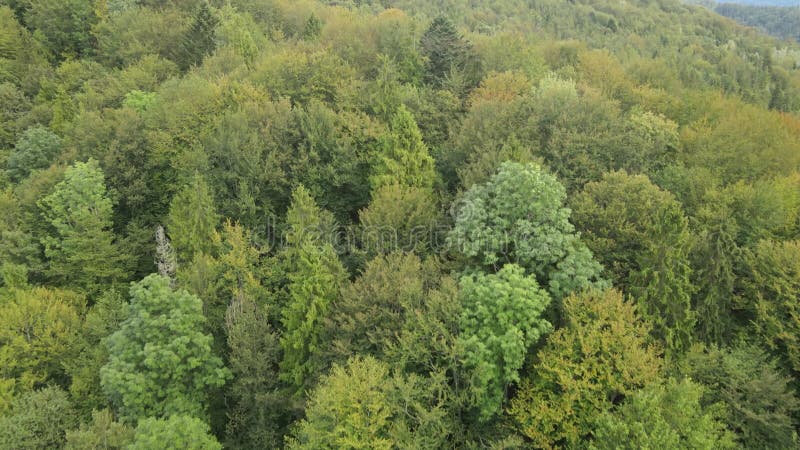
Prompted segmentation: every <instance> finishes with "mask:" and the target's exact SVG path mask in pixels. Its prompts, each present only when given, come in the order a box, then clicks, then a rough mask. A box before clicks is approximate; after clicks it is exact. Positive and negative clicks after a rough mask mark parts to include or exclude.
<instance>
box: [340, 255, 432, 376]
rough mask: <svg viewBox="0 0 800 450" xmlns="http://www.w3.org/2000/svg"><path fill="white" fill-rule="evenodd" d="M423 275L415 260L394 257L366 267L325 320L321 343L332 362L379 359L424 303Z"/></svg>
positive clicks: (381, 258)
mask: <svg viewBox="0 0 800 450" xmlns="http://www.w3.org/2000/svg"><path fill="white" fill-rule="evenodd" d="M425 277H426V273H425V271H424V269H423V265H422V262H421V261H420V259H419V257H417V256H415V255H414V254H407V253H403V252H393V253H390V254H388V255H386V256H378V257H376V258H375V259H373V260H371V261H369V262H368V263H367V265H366V267H365V268H364V271H363V273H362V274H361V276H359V277H358V278H357V279H356V280H355V281H353V282H352V283H347V284H344V285H343V286H342V288H341V295H340V296H339V297H338V298H337V299H336V301H335V302H334V303H333V304H332V305H331V307H330V313H329V314H328V316H327V317H326V320H325V340H326V341H329V347H330V349H329V351H330V352H331V353H332V356H333V358H334V359H335V360H338V362H340V363H344V362H345V361H346V360H347V358H348V357H349V356H350V355H353V354H362V355H373V356H376V357H378V358H379V359H383V356H384V353H385V351H386V350H387V349H388V348H389V346H391V345H393V344H394V341H395V339H396V336H397V334H399V333H400V330H401V329H402V328H403V324H404V322H405V320H406V315H407V314H408V313H410V312H411V311H413V310H414V309H415V308H418V307H419V306H420V305H422V304H423V303H424V302H425V298H426V289H425V282H424V279H425Z"/></svg>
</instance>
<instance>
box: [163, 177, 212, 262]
mask: <svg viewBox="0 0 800 450" xmlns="http://www.w3.org/2000/svg"><path fill="white" fill-rule="evenodd" d="M217 222H218V216H217V212H216V210H215V209H214V197H213V196H212V195H211V191H210V189H209V187H208V184H207V183H206V181H205V178H203V176H202V175H200V174H199V173H198V174H195V175H194V177H193V178H192V180H191V182H190V183H189V184H187V185H186V186H184V188H183V189H181V190H180V191H179V192H178V193H177V194H176V195H175V198H173V199H172V203H171V204H170V208H169V216H168V218H167V233H168V234H169V237H170V240H171V241H172V246H173V247H174V248H175V251H176V252H177V256H178V261H179V262H190V261H192V260H193V259H194V256H195V255H197V254H198V253H205V254H209V253H210V252H211V249H212V247H213V235H214V230H215V229H216V227H217Z"/></svg>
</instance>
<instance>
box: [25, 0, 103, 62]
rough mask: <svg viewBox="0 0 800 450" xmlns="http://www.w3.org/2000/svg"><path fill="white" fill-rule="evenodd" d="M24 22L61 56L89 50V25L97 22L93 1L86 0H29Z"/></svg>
mask: <svg viewBox="0 0 800 450" xmlns="http://www.w3.org/2000/svg"><path fill="white" fill-rule="evenodd" d="M28 6H29V8H28V9H27V11H26V13H25V23H26V24H27V25H28V26H29V27H31V28H32V29H34V30H36V31H37V32H38V33H36V34H35V35H36V36H38V37H39V39H40V40H42V41H43V44H45V46H47V48H48V49H49V50H50V52H52V55H53V56H54V57H55V58H57V59H59V60H61V59H67V58H77V57H80V56H83V55H86V54H89V53H90V52H91V49H92V44H93V39H92V33H91V30H92V25H94V24H96V23H97V22H98V17H97V15H96V14H95V9H94V4H93V2H87V1H85V0H66V1H61V0H31V1H29V2H28Z"/></svg>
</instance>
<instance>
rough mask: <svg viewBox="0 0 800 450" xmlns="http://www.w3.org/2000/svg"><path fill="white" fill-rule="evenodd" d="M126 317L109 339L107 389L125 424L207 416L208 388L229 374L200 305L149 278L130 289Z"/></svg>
mask: <svg viewBox="0 0 800 450" xmlns="http://www.w3.org/2000/svg"><path fill="white" fill-rule="evenodd" d="M130 295H131V305H130V313H129V315H128V317H127V318H126V319H125V320H124V321H123V322H122V324H121V325H120V327H119V329H118V330H117V331H116V332H115V333H114V334H112V335H111V336H110V337H109V338H108V339H107V341H106V343H107V346H108V351H109V355H110V356H109V361H108V364H106V365H105V366H104V367H103V368H102V370H101V371H100V376H101V382H102V386H103V390H104V391H105V392H106V394H107V395H108V396H109V398H110V399H111V401H112V403H113V404H114V406H115V407H116V408H117V409H118V411H119V413H120V416H121V417H122V418H123V419H124V420H125V421H126V422H130V423H133V422H136V421H137V420H139V419H143V418H145V417H154V416H155V417H160V416H169V415H172V414H198V415H203V414H204V413H205V407H206V404H207V403H206V398H207V395H208V390H209V389H213V388H217V387H220V386H222V385H223V384H224V383H225V380H226V379H228V378H229V377H230V372H229V371H228V370H227V369H225V368H224V367H223V366H222V361H221V360H220V359H219V358H218V357H217V356H215V355H213V354H212V352H211V341H212V338H211V336H208V335H206V334H204V333H203V332H202V327H203V324H204V322H205V318H204V317H203V313H202V302H201V301H200V300H199V299H198V298H197V297H194V296H192V295H190V294H188V293H187V292H186V291H177V292H176V291H173V290H172V289H171V288H170V283H169V279H167V278H164V277H161V276H159V275H150V276H148V277H147V278H145V279H144V280H142V281H141V282H139V283H134V284H133V285H132V286H131V292H130Z"/></svg>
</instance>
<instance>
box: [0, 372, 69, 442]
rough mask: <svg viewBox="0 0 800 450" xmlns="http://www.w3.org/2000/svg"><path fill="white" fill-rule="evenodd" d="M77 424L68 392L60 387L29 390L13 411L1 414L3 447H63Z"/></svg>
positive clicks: (1, 440) (15, 401) (0, 425)
mask: <svg viewBox="0 0 800 450" xmlns="http://www.w3.org/2000/svg"><path fill="white" fill-rule="evenodd" d="M77 425H78V416H77V415H76V414H75V412H74V411H73V410H72V405H71V404H70V402H69V398H68V396H67V393H66V392H64V391H63V390H61V389H59V388H57V387H47V388H44V389H40V390H38V391H33V392H28V393H27V394H24V395H21V396H19V397H18V398H16V399H15V400H14V403H13V405H12V406H11V412H10V413H9V414H7V415H3V416H0V448H8V449H12V448H13V449H20V450H23V449H24V450H39V449H41V450H45V449H52V448H61V447H63V445H64V438H65V433H66V432H67V430H71V429H72V428H74V427H76V426H77Z"/></svg>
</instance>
